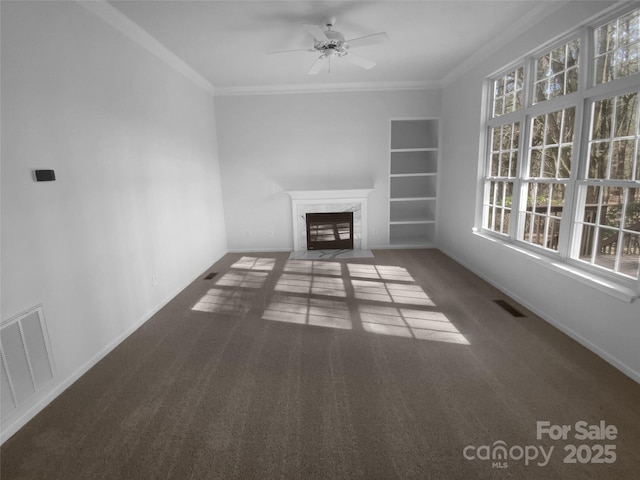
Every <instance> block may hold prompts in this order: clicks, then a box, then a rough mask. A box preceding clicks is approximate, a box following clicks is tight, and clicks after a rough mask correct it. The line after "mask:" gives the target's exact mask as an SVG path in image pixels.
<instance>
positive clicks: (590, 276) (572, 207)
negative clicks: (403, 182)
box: [473, 3, 640, 302]
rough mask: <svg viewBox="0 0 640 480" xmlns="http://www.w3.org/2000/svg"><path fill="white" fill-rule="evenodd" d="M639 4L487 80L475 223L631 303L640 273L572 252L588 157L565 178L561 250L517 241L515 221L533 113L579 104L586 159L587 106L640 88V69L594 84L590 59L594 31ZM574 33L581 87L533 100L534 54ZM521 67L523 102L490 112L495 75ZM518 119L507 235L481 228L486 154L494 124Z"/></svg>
mask: <svg viewBox="0 0 640 480" xmlns="http://www.w3.org/2000/svg"><path fill="white" fill-rule="evenodd" d="M638 7H639V5H638V4H637V3H634V4H632V5H629V4H626V5H625V6H624V7H623V8H620V9H616V10H615V11H614V12H609V13H608V14H607V15H606V16H603V17H601V18H598V19H597V20H596V21H593V22H591V23H590V24H588V25H583V26H580V27H578V28H576V29H574V30H572V31H571V32H569V33H568V34H566V35H562V36H561V37H558V38H556V39H555V40H554V41H553V42H550V43H548V44H546V45H543V46H541V47H540V48H538V49H536V50H535V51H534V52H531V53H530V54H529V55H526V56H525V57H524V58H521V59H520V60H518V61H515V62H512V63H510V64H509V65H508V66H505V67H504V68H502V69H500V70H499V71H497V72H494V74H492V75H490V76H489V77H488V78H487V79H486V81H485V83H484V101H483V106H484V108H483V119H484V120H483V124H482V128H481V132H480V133H481V141H480V146H481V148H480V161H479V182H478V194H477V204H476V205H477V209H476V215H475V222H476V223H475V225H476V226H475V227H474V228H473V233H474V235H476V236H478V237H480V238H482V239H486V240H489V241H491V242H493V243H497V244H499V245H502V246H504V247H507V248H510V249H512V250H514V251H517V252H519V253H521V254H524V255H527V256H528V257H530V258H531V259H532V260H533V261H534V262H535V263H536V264H539V265H542V266H544V267H546V268H549V269H550V270H552V271H553V272H555V273H558V274H561V275H564V276H567V277H569V278H572V279H574V280H576V281H579V282H581V283H583V284H585V285H588V286H590V287H592V288H595V289H596V290H598V291H600V292H603V293H606V294H608V295H611V296H613V297H615V298H618V299H620V300H622V301H625V302H633V301H634V300H635V299H636V298H640V275H639V277H638V279H637V280H636V279H632V278H626V277H624V276H622V275H620V274H616V273H614V272H609V271H608V270H606V269H601V268H600V267H598V266H595V265H590V264H587V263H585V262H581V261H580V260H578V259H575V258H572V257H571V256H570V254H571V251H572V248H573V247H574V246H573V245H572V243H575V241H576V240H575V238H574V237H575V235H574V230H575V228H576V208H577V203H576V202H577V197H578V194H579V188H578V185H579V182H580V180H579V179H580V178H584V177H583V176H580V175H581V174H582V173H583V172H582V170H583V169H585V168H587V167H586V161H582V162H580V163H579V164H578V163H574V165H575V167H577V168H572V171H571V174H570V178H569V179H567V190H566V192H565V205H564V211H563V218H568V219H570V220H567V221H565V223H564V224H562V227H561V228H564V229H565V230H566V228H567V227H568V228H569V230H570V231H569V232H564V231H563V234H562V235H561V237H560V240H559V241H560V242H561V243H560V244H559V246H558V251H557V252H556V251H553V250H550V249H547V248H544V247H541V246H538V245H535V244H531V243H528V242H525V241H522V240H518V230H519V225H518V224H517V223H518V221H519V217H520V210H521V209H520V206H521V205H520V203H521V200H520V193H521V190H522V188H521V187H522V183H523V182H525V181H526V178H525V177H526V176H525V175H524V173H525V172H524V169H525V168H526V166H527V155H528V142H529V135H530V132H529V123H530V120H531V118H533V117H534V116H536V115H540V114H542V113H547V112H554V111H558V110H561V109H563V108H567V107H573V106H574V107H575V108H576V113H575V122H576V123H575V125H576V126H575V127H574V141H573V158H576V159H577V158H584V155H586V151H585V149H586V148H587V146H588V135H587V138H583V134H585V133H587V132H588V131H589V129H588V127H585V124H586V122H587V121H588V120H589V115H588V114H587V115H585V108H586V107H587V106H588V105H590V104H591V103H592V102H593V101H595V100H597V99H600V98H611V97H614V96H617V95H619V94H621V93H625V92H628V91H629V90H632V89H634V88H635V89H636V90H637V91H640V88H639V87H640V73H639V74H635V75H631V76H627V77H623V78H619V79H615V80H612V81H610V82H608V83H604V84H598V85H594V82H593V75H592V68H590V67H591V65H592V61H593V51H594V46H593V36H594V30H595V29H596V28H597V27H599V26H601V25H603V24H605V23H607V22H609V21H611V20H612V19H614V18H617V17H618V16H620V15H623V14H624V13H625V12H628V11H631V10H633V9H634V8H638ZM573 38H579V39H580V53H579V68H580V77H579V88H578V91H577V92H574V93H571V94H568V95H564V96H560V97H556V98H554V99H551V100H546V101H542V102H539V103H536V104H534V103H533V92H532V91H531V90H532V88H533V84H534V82H533V79H532V76H533V74H534V71H535V70H534V62H535V61H536V58H537V57H538V56H539V55H541V54H544V53H545V52H546V51H549V50H552V49H554V48H556V47H557V46H560V45H562V44H564V43H566V42H568V41H570V40H571V39H573ZM520 66H524V89H523V106H522V108H521V109H520V110H518V111H515V112H511V113H507V114H503V115H499V116H497V117H491V114H492V112H493V104H492V101H493V88H494V85H493V80H494V79H495V78H499V77H500V76H501V75H504V74H505V73H506V72H509V71H512V70H514V69H516V68H519V67H520ZM514 122H520V141H519V152H520V155H519V165H518V176H517V177H516V178H515V179H514V185H513V190H514V195H513V199H512V204H511V217H510V222H511V224H510V226H509V235H505V234H502V233H499V232H495V231H492V230H489V229H485V228H484V227H483V220H484V218H483V217H484V202H485V188H486V187H485V185H486V180H487V178H488V176H489V175H487V168H488V161H487V160H488V158H489V155H490V150H491V145H490V140H489V133H488V132H489V131H490V129H491V128H493V127H495V126H499V125H504V124H508V123H514Z"/></svg>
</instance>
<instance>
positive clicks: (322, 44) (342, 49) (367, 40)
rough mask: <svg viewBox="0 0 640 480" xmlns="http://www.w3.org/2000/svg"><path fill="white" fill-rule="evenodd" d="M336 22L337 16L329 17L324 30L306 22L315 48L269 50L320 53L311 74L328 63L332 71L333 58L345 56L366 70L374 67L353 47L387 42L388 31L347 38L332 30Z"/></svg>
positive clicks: (314, 73)
mask: <svg viewBox="0 0 640 480" xmlns="http://www.w3.org/2000/svg"><path fill="white" fill-rule="evenodd" d="M335 23H336V18H335V17H331V18H328V19H327V20H326V22H325V25H326V27H327V30H326V31H324V30H322V29H321V28H320V27H319V26H318V25H310V24H304V25H303V26H304V28H305V29H306V30H307V32H308V33H309V34H310V35H311V36H312V37H313V48H310V49H306V48H301V49H297V50H281V51H278V52H269V54H275V53H290V52H312V53H319V54H320V56H319V57H318V58H317V59H316V61H315V62H314V64H313V65H312V66H311V68H310V69H309V71H308V72H307V73H308V74H309V75H316V74H318V72H320V70H322V67H323V66H324V65H325V64H327V65H328V67H329V71H331V59H333V58H340V57H344V58H345V59H346V60H348V61H350V62H351V63H353V64H354V65H357V66H359V67H362V68H364V69H366V70H369V69H370V68H373V67H374V66H375V65H376V64H375V62H372V61H371V60H367V59H366V58H362V57H359V56H357V55H354V54H353V53H351V51H350V50H351V49H352V48H356V47H364V46H366V45H375V44H378V43H382V42H386V41H388V40H389V36H388V35H387V34H386V32H380V33H373V34H371V35H365V36H364V37H358V38H352V39H351V40H345V38H344V35H342V33H340V32H338V31H336V30H332V28H333V26H334V25H335Z"/></svg>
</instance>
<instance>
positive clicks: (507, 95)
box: [492, 67, 524, 117]
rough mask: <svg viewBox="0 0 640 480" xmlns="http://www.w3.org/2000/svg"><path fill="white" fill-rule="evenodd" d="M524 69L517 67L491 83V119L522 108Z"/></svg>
mask: <svg viewBox="0 0 640 480" xmlns="http://www.w3.org/2000/svg"><path fill="white" fill-rule="evenodd" d="M523 87H524V68H523V67H519V68H516V69H515V70H512V71H510V72H508V73H506V74H505V75H504V76H502V77H500V78H497V79H495V80H494V81H493V115H492V116H493V117H497V116H500V115H504V114H505V113H511V112H515V111H516V110H519V109H520V108H522V89H523Z"/></svg>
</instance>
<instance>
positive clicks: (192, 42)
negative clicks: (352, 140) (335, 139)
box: [110, 0, 564, 94]
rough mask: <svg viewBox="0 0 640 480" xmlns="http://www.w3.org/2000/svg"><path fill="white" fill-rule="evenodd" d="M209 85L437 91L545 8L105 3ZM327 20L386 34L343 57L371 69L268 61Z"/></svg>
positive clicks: (300, 58) (283, 58)
mask: <svg viewBox="0 0 640 480" xmlns="http://www.w3.org/2000/svg"><path fill="white" fill-rule="evenodd" d="M110 3H111V5H112V6H113V7H115V8H116V9H118V10H119V11H120V12H121V13H123V14H124V15H126V16H127V17H128V18H129V19H130V20H132V21H133V22H135V23H136V24H137V25H139V26H140V27H141V28H142V29H144V30H145V31H146V32H148V33H149V34H150V35H151V36H153V37H154V38H155V39H156V40H157V41H159V42H160V43H161V44H162V45H164V46H165V47H166V48H168V49H169V50H170V51H171V52H173V53H174V54H175V55H177V57H179V58H180V59H181V60H182V61H183V62H185V63H186V64H187V65H189V66H190V67H191V68H192V69H194V70H195V71H196V72H197V73H198V74H200V75H201V76H202V77H204V78H205V79H206V80H207V81H208V82H209V83H211V84H212V85H213V86H214V87H215V89H216V93H217V94H224V92H228V93H233V92H251V91H259V90H261V89H262V90H264V89H271V90H287V89H292V88H307V89H313V88H324V89H326V88H329V87H331V86H334V87H337V86H342V87H349V86H352V87H353V88H367V87H369V88H370V87H373V86H376V85H377V86H380V87H383V86H387V87H405V88H410V87H417V86H423V87H425V86H426V87H429V86H439V85H442V84H443V83H444V82H446V81H447V80H448V79H451V78H452V77H454V76H455V75H456V74H459V73H460V72H462V71H463V70H464V68H465V67H464V66H465V64H468V63H469V62H474V61H479V60H480V59H481V58H482V56H483V52H485V51H486V50H487V49H489V48H490V47H492V46H494V47H495V46H498V45H499V44H500V43H502V42H504V41H507V40H508V38H509V37H510V36H513V35H515V34H517V33H518V31H521V30H522V28H523V27H524V26H526V25H527V24H530V22H532V21H534V20H535V19H537V18H538V17H540V16H541V15H543V14H548V13H549V10H550V8H552V7H555V6H556V5H554V4H562V3H564V2H549V1H546V2H541V1H524V0H523V1H505V0H502V1H493V0H470V1H452V0H448V1H426V0H422V1H415V0H414V1H402V0H393V1H392V0H389V1H359V0H351V1H319V0H316V1H308V0H296V1H237V0H236V1H218V0H209V1H202V0H200V1H190V0H173V1H172V0H169V1H158V0H154V1H150V0H146V1H122V0H120V1H113V0H112V1H111V2H110ZM328 16H335V17H336V18H337V22H336V25H335V27H334V30H338V31H340V32H342V33H343V34H344V36H345V37H346V38H347V39H350V38H356V37H361V36H365V35H369V34H373V33H378V32H387V33H388V35H389V37H390V41H389V42H387V43H384V44H381V45H374V46H364V47H360V48H357V49H354V50H352V52H353V53H355V54H357V55H359V56H362V57H364V58H367V59H369V60H372V61H374V62H376V64H377V65H376V66H375V67H374V68H372V69H371V70H364V69H361V68H359V67H357V66H355V65H353V64H351V63H349V62H346V61H344V59H337V60H334V61H332V62H331V72H330V73H329V72H328V71H327V70H326V69H323V70H322V71H321V72H320V73H319V74H318V75H307V71H308V70H309V68H310V67H311V65H312V64H313V63H314V61H315V59H316V57H317V54H315V53H310V52H296V53H285V54H278V55H268V54H267V52H270V51H274V50H288V49H298V48H311V47H312V45H313V41H312V38H311V37H310V35H309V34H308V33H307V32H306V31H305V29H304V27H303V26H302V24H304V23H312V24H323V21H324V19H325V18H326V17H328Z"/></svg>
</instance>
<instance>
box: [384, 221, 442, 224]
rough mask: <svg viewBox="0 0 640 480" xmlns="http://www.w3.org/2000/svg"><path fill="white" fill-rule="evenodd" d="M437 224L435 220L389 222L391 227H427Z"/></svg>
mask: <svg viewBox="0 0 640 480" xmlns="http://www.w3.org/2000/svg"><path fill="white" fill-rule="evenodd" d="M429 223H436V221H435V220H396V221H391V222H389V225H427V224H429Z"/></svg>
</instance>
